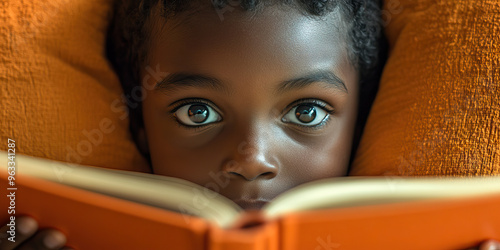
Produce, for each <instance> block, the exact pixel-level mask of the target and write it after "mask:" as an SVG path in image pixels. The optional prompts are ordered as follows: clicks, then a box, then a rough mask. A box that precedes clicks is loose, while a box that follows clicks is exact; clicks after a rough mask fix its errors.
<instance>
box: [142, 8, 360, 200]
mask: <svg viewBox="0 0 500 250" xmlns="http://www.w3.org/2000/svg"><path fill="white" fill-rule="evenodd" d="M340 20H341V17H340V14H339V13H338V12H332V13H331V14H329V15H327V16H326V17H325V18H323V19H312V18H308V17H306V16H304V15H303V14H301V13H300V12H299V11H297V10H295V9H294V8H292V7H283V6H282V7H275V6H271V7H267V8H266V9H265V10H264V11H263V12H260V13H257V14H255V13H252V12H244V11H237V10H235V11H233V12H230V13H226V16H225V19H224V21H221V20H220V19H219V17H218V16H217V15H215V14H214V10H213V9H208V10H204V9H201V10H199V12H197V13H196V15H189V14H184V15H180V16H178V17H175V18H173V19H169V20H168V21H167V22H165V21H164V19H162V18H160V17H158V18H157V20H156V21H154V22H153V24H154V25H153V28H152V30H153V31H152V34H153V35H152V39H151V40H152V41H151V44H150V47H149V52H148V53H149V58H148V63H147V65H146V67H148V66H149V67H150V68H152V69H156V68H158V67H159V68H160V69H161V71H162V72H165V75H167V74H168V76H167V77H166V78H165V79H162V80H160V81H156V80H155V79H154V78H153V77H150V76H149V75H148V71H147V70H144V71H143V72H142V77H143V79H145V80H144V81H143V87H144V89H145V90H146V94H145V96H144V100H143V102H142V104H143V117H144V124H145V128H144V130H145V133H144V136H145V140H144V141H147V149H146V150H147V151H149V153H150V155H151V160H152V166H153V171H154V173H155V174H160V175H166V176H173V177H177V178H181V179H185V180H189V181H191V182H194V183H197V184H199V185H202V186H205V187H207V188H210V189H212V190H214V191H216V192H219V193H220V194H222V195H223V196H226V197H228V198H230V199H231V200H233V201H235V202H236V203H237V204H239V205H240V206H242V207H243V208H245V209H252V208H253V209H258V208H260V207H261V206H262V205H264V204H265V203H266V202H268V201H270V200H271V199H273V198H275V197H276V196H277V195H279V194H280V193H282V192H284V191H286V190H288V189H290V188H292V187H295V186H297V185H299V184H302V183H306V182H310V181H314V180H318V179H323V178H327V177H335V176H345V175H346V172H347V168H348V163H349V156H350V151H351V142H352V137H353V131H354V127H355V122H356V114H357V102H358V99H357V98H358V78H357V75H358V74H357V71H356V70H355V68H354V67H353V66H352V64H351V63H350V61H349V60H348V57H347V51H346V49H345V48H346V47H347V46H346V39H345V38H346V34H347V30H346V29H345V28H344V27H343V26H342V22H340ZM146 67H145V68H146ZM314 74H316V75H317V76H318V75H321V77H316V79H312V78H311V75H314ZM179 75H181V76H179ZM186 75H195V76H203V78H205V79H206V78H211V79H212V80H214V81H215V82H212V83H210V84H209V83H207V80H205V81H203V83H200V81H194V80H192V78H193V76H190V77H186ZM186 78H189V79H187V80H186ZM298 78H302V83H304V82H306V81H307V82H308V84H302V85H301V84H300V82H299V83H297V82H295V83H292V80H293V79H298ZM328 78H338V79H336V81H335V79H328ZM190 79H191V80H190ZM158 82H159V83H158ZM284 83H287V84H284ZM198 99H203V101H202V102H200V101H199V100H198ZM303 99H306V100H305V101H303V102H301V103H297V102H298V101H300V100H303ZM179 100H187V101H186V102H183V103H181V104H179ZM182 105H185V106H182ZM192 105H198V106H202V107H203V108H204V109H208V108H206V107H207V106H208V107H210V108H212V109H211V110H210V109H208V111H209V112H210V113H211V114H216V113H218V114H219V115H215V116H212V117H210V116H209V118H210V119H212V120H214V122H211V123H209V122H205V123H199V124H200V125H204V126H198V125H197V124H196V123H193V120H191V118H190V117H189V115H188V109H189V108H193V106H192ZM321 105H324V106H325V107H320V106H321ZM182 107H184V108H182ZM296 108H300V109H304V108H312V109H314V111H315V112H316V117H317V118H316V121H313V122H310V123H304V122H301V121H300V120H298V119H297V117H296V116H295V111H297V110H296ZM172 112H173V113H172ZM328 112H331V114H329V113H328ZM325 115H326V116H325ZM192 118H193V119H194V117H192ZM294 118H295V119H294ZM322 118H325V119H324V121H326V120H328V122H326V124H324V125H323V126H318V125H317V123H319V122H318V121H322ZM210 119H209V121H210ZM284 119H285V120H284ZM302 120H303V121H304V120H305V119H302ZM185 121H187V122H185ZM305 121H307V120H305ZM182 124H194V125H196V126H198V127H190V128H188V127H185V126H182ZM312 125H315V126H312ZM305 126H310V127H305Z"/></svg>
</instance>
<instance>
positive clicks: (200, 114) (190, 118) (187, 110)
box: [171, 102, 222, 127]
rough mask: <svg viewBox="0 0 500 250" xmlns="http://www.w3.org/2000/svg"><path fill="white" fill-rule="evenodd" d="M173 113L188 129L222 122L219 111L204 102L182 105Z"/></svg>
mask: <svg viewBox="0 0 500 250" xmlns="http://www.w3.org/2000/svg"><path fill="white" fill-rule="evenodd" d="M171 112H172V113H173V114H174V117H175V118H176V120H177V121H178V122H179V123H180V124H182V125H185V126H188V127H198V126H203V125H208V124H211V123H215V122H219V121H221V120H222V117H221V115H220V114H219V113H218V112H217V111H215V110H214V109H213V108H212V107H210V105H208V104H206V103H202V102H192V103H187V104H181V105H179V106H177V107H176V108H175V109H174V110H172V111H171Z"/></svg>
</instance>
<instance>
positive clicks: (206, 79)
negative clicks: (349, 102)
mask: <svg viewBox="0 0 500 250" xmlns="http://www.w3.org/2000/svg"><path fill="white" fill-rule="evenodd" d="M318 82H324V83H327V84H328V85H327V86H328V87H333V88H335V89H338V90H340V91H342V92H344V93H348V91H347V87H346V86H345V83H344V81H342V79H340V78H339V77H338V76H336V75H335V74H334V73H333V72H331V71H328V70H319V71H316V72H313V73H309V74H306V75H304V76H300V77H297V78H293V79H290V80H286V81H284V82H281V84H280V86H279V87H278V89H277V92H278V93H283V92H287V91H291V90H298V89H301V88H305V87H307V86H309V85H311V84H313V83H318ZM186 87H195V88H208V89H213V90H215V91H224V92H228V89H227V87H226V86H225V85H224V84H223V83H222V81H220V80H219V79H217V78H215V77H211V76H208V75H202V74H189V73H172V74H169V75H168V76H167V77H165V78H164V79H163V80H161V81H160V82H158V83H157V84H156V85H155V87H154V89H155V90H156V91H160V92H165V93H167V92H171V91H175V90H180V89H184V88H186Z"/></svg>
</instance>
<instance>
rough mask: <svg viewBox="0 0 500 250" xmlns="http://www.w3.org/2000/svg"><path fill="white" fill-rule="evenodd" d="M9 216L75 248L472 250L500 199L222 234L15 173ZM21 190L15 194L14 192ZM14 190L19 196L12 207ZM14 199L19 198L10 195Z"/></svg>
mask: <svg viewBox="0 0 500 250" xmlns="http://www.w3.org/2000/svg"><path fill="white" fill-rule="evenodd" d="M0 176H1V185H0V187H1V189H2V192H3V194H2V197H3V198H2V202H1V206H2V207H3V208H4V209H3V210H4V212H3V213H0V214H1V216H0V219H1V220H2V221H4V222H7V221H8V220H9V217H10V215H9V214H8V213H7V211H8V210H9V209H8V208H9V206H12V205H13V206H15V211H16V216H19V215H22V214H29V215H31V216H33V217H34V218H36V219H37V220H38V222H39V224H40V226H41V227H54V228H57V229H59V230H61V231H62V232H63V233H65V234H66V235H67V237H68V243H67V245H68V246H71V247H74V248H75V249H180V250H182V249H186V250H187V249H189V250H191V249H192V250H198V249H199V250H201V249H210V250H223V249H243V250H245V249H248V250H250V249H252V250H258V249H269V250H274V249H291V250H295V249H297V250H298V249H316V250H320V249H465V248H468V247H472V246H476V245H478V244H479V243H480V242H482V241H484V240H487V239H496V240H500V195H493V196H488V197H477V198H466V199H454V200H433V201H431V200H427V201H413V202H404V203H397V204H382V205H370V206H359V207H350V208H335V209H324V210H316V211H306V212H296V213H291V214H287V215H284V216H280V217H277V218H275V219H263V217H262V216H261V215H259V213H258V212H253V213H247V214H246V216H243V217H242V218H241V220H240V221H239V224H240V225H245V224H249V223H250V224H252V222H258V223H257V224H260V225H255V226H252V227H248V228H241V227H234V228H232V229H222V228H220V227H218V226H217V225H215V224H213V223H210V222H208V221H206V220H205V219H202V218H196V217H192V216H186V215H182V214H179V213H177V212H172V211H167V210H163V209H159V208H155V207H151V206H147V205H142V204H138V203H135V202H131V201H127V200H122V199H118V198H113V197H109V196H106V195H102V194H98V193H93V192H90V191H86V190H82V189H78V188H73V187H69V186H66V185H62V184H59V183H54V182H50V181H45V180H41V179H38V178H33V177H30V176H26V175H23V174H22V167H20V168H19V169H18V174H16V179H15V186H13V187H11V186H9V185H8V183H9V182H8V180H7V176H8V175H7V173H6V171H2V172H1V174H0ZM9 188H16V190H9ZM10 192H15V200H14V203H11V199H10V197H9V196H7V195H9V194H10ZM11 197H12V196H11Z"/></svg>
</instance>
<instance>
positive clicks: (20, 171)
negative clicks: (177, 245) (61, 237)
mask: <svg viewBox="0 0 500 250" xmlns="http://www.w3.org/2000/svg"><path fill="white" fill-rule="evenodd" d="M15 160H16V171H17V172H16V175H15V181H17V182H18V183H17V184H20V185H21V186H22V185H25V186H24V188H23V187H20V188H19V189H17V192H18V193H19V195H18V196H17V199H19V200H22V199H23V191H25V190H33V189H37V190H38V191H34V192H42V191H43V192H44V193H45V194H47V193H50V194H51V196H54V195H58V192H59V191H60V192H61V193H64V192H63V189H64V190H69V191H67V192H66V194H69V196H68V197H63V198H64V199H72V201H71V202H74V201H75V200H77V201H78V202H80V203H82V202H83V203H85V202H86V205H88V203H93V202H95V201H96V200H98V199H111V198H103V197H113V198H112V199H115V200H119V201H120V202H122V204H121V205H120V206H121V207H123V206H130V207H132V206H134V205H132V204H137V203H139V204H142V205H141V206H143V205H146V206H147V207H152V208H154V209H161V210H167V211H165V212H167V213H168V215H169V216H174V217H172V218H175V220H172V221H176V222H175V223H180V224H182V221H184V223H186V226H185V227H184V226H183V225H180V226H179V225H177V224H176V225H174V227H173V226H172V225H168V226H166V227H165V228H164V230H166V231H165V232H176V230H177V231H179V230H181V231H182V230H187V231H195V232H188V233H194V234H195V235H196V234H198V233H197V232H196V230H198V229H192V225H193V224H192V223H194V224H196V223H202V224H204V226H203V227H202V228H203V229H202V230H208V231H206V232H204V233H201V234H204V236H203V237H205V238H204V239H201V240H200V241H202V242H204V243H201V244H204V246H203V248H206V247H207V243H206V240H207V239H206V237H208V236H207V235H211V236H210V237H214V239H210V240H209V241H211V240H213V241H214V242H217V241H220V240H223V239H224V238H227V237H229V236H230V235H231V233H230V232H232V233H234V230H236V228H237V227H236V225H240V226H241V225H251V224H252V220H256V218H257V217H255V216H253V215H252V216H248V214H250V213H248V212H247V211H243V210H242V209H241V208H240V207H239V206H238V205H236V204H235V203H233V202H232V201H231V200H229V199H227V198H225V197H223V196H221V195H219V194H217V193H215V192H212V191H210V190H208V189H205V188H204V187H201V186H199V185H196V184H194V183H191V182H188V181H185V180H180V179H177V178H171V177H166V176H159V175H152V174H145V173H135V172H128V171H120V170H111V169H104V168H96V167H87V166H79V165H74V164H69V163H61V162H55V161H49V160H44V159H40V158H34V157H28V156H22V155H17V156H16V159H15ZM7 161H8V156H7V154H6V153H5V152H2V153H1V154H0V164H2V165H3V166H7ZM4 172H5V171H4ZM2 178H5V179H6V178H7V176H5V173H2ZM23 180H24V182H23ZM36 181H38V182H39V183H42V184H40V185H38V186H35V183H36ZM41 185H43V188H45V189H46V188H52V189H51V190H42V189H43V188H42V186H41ZM10 188H12V187H10ZM73 190H77V191H73ZM89 193H90V195H91V196H90V197H91V198H85V197H84V196H86V195H88V194H89ZM73 194H74V195H73ZM92 195H93V196H92ZM499 196H500V177H481V178H479V177H476V178H398V177H376V178H374V177H370V178H368V177H341V178H331V179H325V180H320V181H316V182H311V183H307V184H304V185H301V186H298V187H296V188H294V189H291V190H289V191H287V192H285V193H283V194H281V195H279V196H278V197H277V198H276V199H274V200H273V201H271V202H270V203H269V204H267V205H266V206H265V207H264V208H263V209H262V211H260V212H258V214H259V215H258V216H259V217H260V218H261V219H260V220H261V221H269V223H261V222H259V223H257V224H260V225H261V227H262V228H264V229H261V230H260V232H259V233H257V234H261V236H258V237H257V236H255V237H256V238H255V239H254V241H257V240H256V239H258V238H259V237H260V238H264V239H266V240H264V243H258V244H264V245H266V244H271V245H274V246H277V247H278V248H282V247H283V246H286V245H287V244H289V243H286V242H283V241H287V239H286V237H285V236H283V235H282V234H284V233H285V232H287V231H290V230H291V229H292V228H293V227H295V226H297V225H295V226H293V225H292V224H293V223H292V222H293V220H292V222H290V223H292V224H290V227H289V228H286V227H285V228H283V226H284V225H286V224H287V223H286V219H290V218H295V220H296V219H297V218H296V217H294V216H296V215H301V214H303V215H307V216H312V217H311V218H315V219H314V220H313V221H311V223H312V224H314V223H319V222H318V221H322V220H323V221H325V222H324V223H326V224H321V225H323V226H321V227H323V228H326V229H329V230H330V231H331V228H333V227H332V226H335V225H334V224H328V223H329V222H328V220H326V219H325V218H322V217H321V216H320V215H322V216H327V215H326V214H328V213H335V212H334V211H335V210H338V211H349V210H350V211H356V210H358V211H378V210H377V209H380V208H381V209H382V210H384V209H385V210H386V212H385V216H389V215H390V213H387V209H389V210H390V211H393V212H394V213H396V214H398V213H399V214H400V213H401V212H400V209H403V208H405V207H407V206H408V204H409V205H410V207H411V206H414V207H415V206H416V204H428V205H427V206H428V208H429V207H433V204H434V206H436V205H439V204H444V205H445V206H446V204H448V205H449V204H455V205H456V204H459V206H460V204H462V205H463V204H469V203H471V201H474V200H477V199H483V200H479V201H478V202H479V203H477V204H481V203H480V202H481V201H482V202H487V203H488V202H490V203H491V202H493V201H494V202H493V203H494V204H496V206H497V207H496V208H497V209H498V208H500V207H498V206H499V205H500V202H499V199H498V198H499ZM36 197H39V194H37V196H36ZM79 197H84V198H81V199H80V198H79ZM92 197H94V198H92ZM481 197H485V198H481ZM488 197H496V198H488ZM57 199H58V200H57V203H58V204H63V205H62V206H59V209H61V207H65V206H66V205H65V203H64V202H62V203H61V201H60V200H61V197H58V198H57ZM79 199H80V200H79ZM495 199H496V200H495ZM44 201H47V202H48V203H50V201H49V200H47V199H44ZM417 201H420V203H418V202H417ZM24 202H26V203H27V204H30V207H31V209H34V210H39V211H42V210H43V211H45V212H43V213H52V214H51V216H53V217H54V216H55V215H54V214H57V213H58V211H57V208H56V209H53V207H52V208H51V209H52V210H51V209H46V210H44V209H40V208H39V207H43V206H45V205H46V206H47V207H51V206H50V204H43V202H42V203H41V202H33V203H31V202H29V201H24ZM55 202H56V201H55ZM106 202H109V200H108V201H106ZM106 202H105V203H106ZM80 203H79V204H80ZM124 204H125V205H124ZM126 204H130V205H126ZM429 204H430V205H429ZM92 206H96V205H94V204H92V205H91V206H90V207H92ZM98 206H101V205H98ZM424 207H425V206H424ZM428 208H427V209H428ZM106 209H108V210H110V209H111V210H113V211H115V212H120V211H119V210H120V209H119V208H115V207H113V208H109V207H106ZM116 209H118V210H116ZM134 209H135V207H134ZM134 209H132V210H134ZM433 209H435V208H433ZM94 210H95V209H94ZM101 210H102V209H101ZM130 210H131V209H128V210H126V213H130ZM47 211H49V212H47ZM50 211H53V212H50ZM86 211H90V210H86ZM148 211H153V210H141V209H140V208H139V209H138V210H137V211H135V210H134V213H138V214H140V213H149V212H148ZM154 211H156V212H157V210H154ZM332 211H333V212H332ZM422 211H425V209H424V210H422ZM464 211H465V212H471V211H470V210H464ZM498 211H500V210H497V211H496V212H497V214H500V212H498ZM80 212H81V211H80ZM108 212H109V211H108ZM417 212H418V210H417ZM441 212H442V211H441ZM476 212H477V211H476ZM24 213H28V214H29V213H30V212H29V211H28V210H26V211H24ZM43 213H42V212H40V214H38V217H43V216H47V215H43ZM95 213H97V212H95V211H93V212H92V214H91V215H85V214H81V213H80V214H78V215H76V216H84V217H85V216H88V219H91V218H92V216H94V215H95ZM121 213H123V211H121ZM255 213H256V212H254V214H255ZM325 213H326V214H325ZM434 215H438V217H439V216H442V215H439V213H438V214H434ZM73 216H75V215H73ZM137 216H142V215H137ZM366 216H368V217H370V215H369V214H366V213H365V214H361V215H359V218H357V219H356V218H354V219H356V220H357V223H358V224H360V225H362V224H363V223H365V222H364V221H363V219H362V218H363V217H366ZM494 216H496V217H494ZM494 216H493V215H491V218H492V221H493V223H496V224H494V225H495V226H496V228H497V231H496V233H497V235H496V236H494V237H497V239H499V238H500V218H498V215H496V214H495V215H494ZM299 217H300V216H299ZM389 217H390V216H389ZM54 218H55V217H54ZM181 218H182V219H181ZM283 218H285V220H283ZM1 219H4V220H5V219H6V217H5V216H3V215H2V217H1ZM38 219H39V218H38ZM148 219H150V220H151V219H152V218H148ZM350 219H351V220H352V219H353V218H350ZM456 219H457V220H461V219H462V218H456ZM153 220H154V219H153ZM242 221H243V222H242ZM68 223H69V222H68ZM102 223H103V222H102V221H101V222H100V224H102ZM131 223H132V222H131ZM162 223H163V224H165V223H166V224H169V222H168V221H166V222H165V221H163V222H162ZM172 223H173V224H175V223H174V222H172ZM276 223H278V224H280V225H275V224H276ZM301 223H303V222H301ZM321 223H323V222H321ZM42 224H43V223H42ZM47 224H48V225H50V222H49V221H47ZM262 224H263V225H262ZM299 224H300V223H299ZM130 225H131V224H130ZM52 226H54V225H52ZM55 226H59V227H60V228H62V229H61V230H63V229H64V228H69V227H71V226H70V225H55ZM469 226H470V225H469ZM478 226H480V225H478ZM275 227H276V228H275ZM280 227H281V228H282V231H279V230H280V229H279V228H280ZM172 228H175V230H174V229H172ZM214 228H217V229H214ZM266 228H267V229H266ZM316 229H317V226H316ZM200 230H201V229H200ZM266 230H267V231H269V230H270V231H272V232H266ZM276 230H278V231H276ZM294 230H295V231H296V229H294ZM67 231H71V230H70V229H67ZM243 231H244V230H243ZM292 231H293V230H292ZM327 231H328V230H327ZM224 232H229V233H228V234H227V235H224V234H225V233H224ZM67 233H68V232H67ZM295 233H296V232H295ZM274 234H278V235H282V236H281V237H285V238H281V239H275V238H274V237H280V236H273V235H274ZM174 235H175V234H174ZM216 235H219V236H220V237H219V238H218V240H216V239H215V238H217V237H216ZM296 235H301V234H296ZM174 237H175V236H174ZM179 237H181V236H179ZM182 237H187V238H190V237H194V236H186V235H184V236H182ZM233 237H234V238H233V239H231V240H230V241H231V242H232V241H233V240H235V239H237V238H238V237H240V238H241V237H243V236H241V235H240V236H234V235H233ZM318 237H320V236H318ZM324 237H332V236H331V235H330V236H329V235H328V234H327V235H326V236H324ZM364 237H365V236H364ZM243 238H244V237H243ZM243 238H242V239H243ZM68 239H69V240H70V242H71V239H72V238H71V235H68ZM252 239H253V238H252ZM246 241H248V239H245V240H243V242H246ZM326 241H327V238H325V239H324V240H323V242H326ZM337 241H339V240H337ZM226 243H227V242H226ZM226 243H224V244H226ZM233 243H234V242H233ZM247 243H248V242H247ZM314 243H315V244H316V245H318V246H319V245H321V244H320V243H321V242H319V243H318V240H317V241H316V242H314ZM211 244H212V245H211V246H212V247H211V248H214V244H215V243H211ZM227 244H229V245H231V244H232V243H227ZM248 244H250V243H248ZM252 244H254V243H252ZM294 244H296V243H294ZM325 244H326V243H325ZM335 244H340V243H335ZM462 244H465V243H462ZM209 245H210V244H209ZM215 245H217V246H218V247H220V246H221V245H220V244H219V243H217V244H215ZM290 245H292V244H290ZM323 245H324V244H323ZM327 245H328V244H327ZM332 245H334V244H333V243H332ZM128 246H130V245H128ZM231 246H232V245H231ZM238 246H239V245H238ZM252 246H254V245H252ZM299 246H300V244H299ZM308 246H309V245H308ZM344 246H345V245H344ZM370 246H372V247H373V245H370ZM384 246H387V245H384ZM80 247H81V246H80ZM183 247H184V246H183ZM464 247H469V246H464ZM216 248H217V247H216ZM222 248H223V247H222ZM182 249H197V248H193V247H188V248H182ZM249 249H256V248H253V247H252V248H249ZM258 249H260V248H258ZM263 249H268V248H263ZM286 249H288V248H286ZM294 249H301V248H294ZM313 249H314V248H313ZM319 249H321V248H319ZM332 249H333V248H332ZM372 249H373V248H372ZM429 249H431V248H429Z"/></svg>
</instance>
